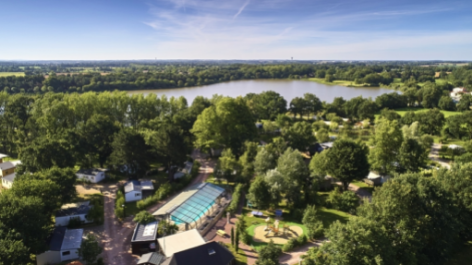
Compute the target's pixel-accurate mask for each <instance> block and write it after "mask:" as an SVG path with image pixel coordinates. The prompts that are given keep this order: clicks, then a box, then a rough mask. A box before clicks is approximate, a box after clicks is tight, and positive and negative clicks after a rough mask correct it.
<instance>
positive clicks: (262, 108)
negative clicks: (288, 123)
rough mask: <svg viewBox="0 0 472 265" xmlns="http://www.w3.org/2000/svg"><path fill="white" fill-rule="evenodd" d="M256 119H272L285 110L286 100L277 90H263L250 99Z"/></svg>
mask: <svg viewBox="0 0 472 265" xmlns="http://www.w3.org/2000/svg"><path fill="white" fill-rule="evenodd" d="M252 101H253V104H254V109H255V113H256V117H257V118H258V119H264V120H266V119H269V120H274V119H275V118H277V115H279V114H285V112H287V101H286V100H285V99H284V98H283V97H282V96H281V95H280V94H279V93H277V92H274V91H264V92H262V93H260V94H257V95H255V97H254V98H253V99H252Z"/></svg>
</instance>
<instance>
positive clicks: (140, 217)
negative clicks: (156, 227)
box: [133, 211, 156, 225]
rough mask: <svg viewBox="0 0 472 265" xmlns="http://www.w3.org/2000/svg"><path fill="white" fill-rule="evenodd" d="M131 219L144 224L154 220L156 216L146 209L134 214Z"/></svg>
mask: <svg viewBox="0 0 472 265" xmlns="http://www.w3.org/2000/svg"><path fill="white" fill-rule="evenodd" d="M133 221H135V222H136V223H140V224H143V225H145V224H149V223H151V222H154V221H156V217H154V215H152V214H151V213H149V212H147V211H141V212H139V213H137V214H136V216H135V217H134V219H133Z"/></svg>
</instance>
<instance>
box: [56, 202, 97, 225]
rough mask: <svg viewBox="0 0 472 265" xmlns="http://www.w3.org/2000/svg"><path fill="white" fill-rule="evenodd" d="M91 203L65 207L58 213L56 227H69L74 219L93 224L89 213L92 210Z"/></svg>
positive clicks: (72, 204) (73, 204)
mask: <svg viewBox="0 0 472 265" xmlns="http://www.w3.org/2000/svg"><path fill="white" fill-rule="evenodd" d="M92 207H93V206H92V205H90V201H86V202H81V203H71V204H67V205H63V206H62V207H61V210H59V211H57V212H56V221H55V225H56V226H68V225H69V222H70V220H71V219H73V218H78V219H80V221H81V222H82V223H84V224H86V223H91V222H93V220H92V219H89V217H88V213H89V212H90V209H92Z"/></svg>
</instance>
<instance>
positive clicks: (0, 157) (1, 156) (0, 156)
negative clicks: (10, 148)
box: [0, 154, 8, 159]
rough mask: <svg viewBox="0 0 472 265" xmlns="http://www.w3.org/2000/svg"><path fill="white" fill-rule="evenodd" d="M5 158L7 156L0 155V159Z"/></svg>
mask: <svg viewBox="0 0 472 265" xmlns="http://www.w3.org/2000/svg"><path fill="white" fill-rule="evenodd" d="M5 157H8V155H5V154H0V159H2V158H5Z"/></svg>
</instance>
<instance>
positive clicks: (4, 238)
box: [0, 227, 34, 265]
mask: <svg viewBox="0 0 472 265" xmlns="http://www.w3.org/2000/svg"><path fill="white" fill-rule="evenodd" d="M5 230H8V229H6V228H3V229H2V228H1V227H0V238H1V239H0V264H2V265H3V264H5V265H6V264H11V265H23V264H27V265H32V264H34V263H33V260H32V259H31V258H30V253H29V249H28V248H27V247H26V246H25V245H24V244H23V242H22V241H21V240H19V239H15V236H13V235H11V233H8V234H5V233H7V232H5V233H3V232H4V231H5Z"/></svg>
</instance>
